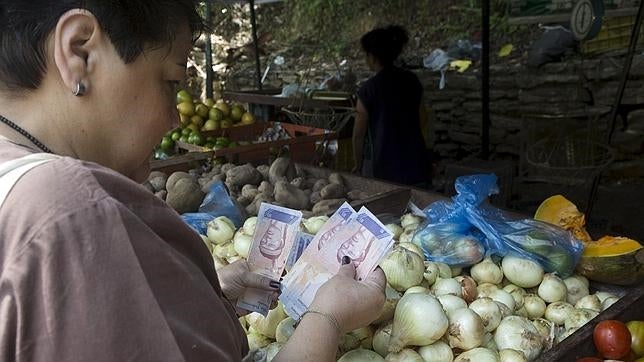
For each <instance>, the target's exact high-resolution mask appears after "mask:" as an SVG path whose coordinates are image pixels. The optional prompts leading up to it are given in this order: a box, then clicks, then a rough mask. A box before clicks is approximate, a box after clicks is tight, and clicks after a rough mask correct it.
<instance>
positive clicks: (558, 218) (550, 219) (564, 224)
mask: <svg viewBox="0 0 644 362" xmlns="http://www.w3.org/2000/svg"><path fill="white" fill-rule="evenodd" d="M534 218H535V219H536V220H540V221H543V222H547V223H549V224H553V225H557V226H559V227H561V228H564V229H566V230H568V231H570V232H572V234H573V236H574V237H575V238H576V239H577V240H581V241H583V242H584V243H588V242H591V241H592V238H591V237H590V235H589V234H588V232H587V231H586V228H585V226H586V218H585V216H584V214H583V213H581V212H579V209H577V206H575V204H573V203H572V202H570V201H569V200H568V199H566V198H565V197H563V196H561V195H554V196H551V197H549V198H547V199H545V200H544V201H543V202H542V203H541V205H540V206H539V208H538V209H537V212H536V213H535V214H534Z"/></svg>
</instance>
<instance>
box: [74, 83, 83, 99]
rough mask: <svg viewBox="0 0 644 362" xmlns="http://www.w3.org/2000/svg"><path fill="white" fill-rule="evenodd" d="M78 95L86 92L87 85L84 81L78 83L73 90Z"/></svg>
mask: <svg viewBox="0 0 644 362" xmlns="http://www.w3.org/2000/svg"><path fill="white" fill-rule="evenodd" d="M72 94H74V95H75V96H76V97H80V96H82V95H84V94H85V85H84V84H83V83H82V82H78V83H76V88H74V91H73V92H72Z"/></svg>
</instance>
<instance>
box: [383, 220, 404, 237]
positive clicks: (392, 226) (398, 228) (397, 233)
mask: <svg viewBox="0 0 644 362" xmlns="http://www.w3.org/2000/svg"><path fill="white" fill-rule="evenodd" d="M385 227H386V228H387V229H389V231H391V233H392V234H394V240H398V238H400V234H402V233H403V228H402V227H401V226H400V225H398V224H387V225H385Z"/></svg>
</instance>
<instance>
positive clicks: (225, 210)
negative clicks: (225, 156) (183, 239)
mask: <svg viewBox="0 0 644 362" xmlns="http://www.w3.org/2000/svg"><path fill="white" fill-rule="evenodd" d="M219 216H226V217H227V218H229V219H230V220H231V221H232V222H233V224H235V227H237V228H240V227H241V226H242V225H243V224H244V219H245V216H246V215H245V213H244V212H243V211H242V208H241V207H239V205H238V204H237V203H236V202H235V201H234V200H233V199H232V198H231V197H230V195H229V194H228V190H227V189H226V186H225V185H224V183H223V182H221V181H219V182H215V183H214V184H213V185H212V186H210V190H209V191H208V194H206V197H205V198H204V199H203V202H202V203H201V206H199V212H196V213H187V214H183V215H181V218H183V220H184V221H185V222H186V223H187V224H188V225H190V227H192V228H193V229H194V230H195V231H197V232H198V233H199V234H201V235H206V231H207V230H208V223H209V222H210V221H212V220H213V219H215V218H216V217H219Z"/></svg>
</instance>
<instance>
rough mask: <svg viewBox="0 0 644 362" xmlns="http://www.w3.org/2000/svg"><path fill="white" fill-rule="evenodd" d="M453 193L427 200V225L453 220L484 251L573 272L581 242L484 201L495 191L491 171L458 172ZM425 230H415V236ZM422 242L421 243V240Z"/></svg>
mask: <svg viewBox="0 0 644 362" xmlns="http://www.w3.org/2000/svg"><path fill="white" fill-rule="evenodd" d="M455 188H456V192H457V195H456V196H454V197H453V198H452V201H451V202H450V201H440V202H437V203H433V204H431V205H430V206H429V207H427V208H426V209H425V210H424V211H425V214H426V215H427V217H428V222H427V225H426V227H427V228H436V226H432V225H433V224H443V223H446V222H447V223H455V224H457V225H459V228H460V230H467V229H466V228H467V227H468V226H469V227H470V229H469V233H470V234H471V235H476V234H477V233H480V235H481V236H482V237H480V240H481V242H482V245H483V247H484V248H485V252H486V255H492V254H495V255H499V256H505V255H509V254H513V255H516V256H519V257H523V258H528V259H531V260H534V261H536V262H538V263H539V264H541V266H542V267H543V268H544V270H545V271H546V272H549V273H552V272H555V273H557V274H558V275H559V276H561V277H563V278H565V277H568V276H570V275H572V273H573V272H574V269H575V266H576V265H577V263H578V262H579V258H580V257H581V254H582V252H583V248H584V247H583V244H582V243H581V242H580V241H579V240H577V239H575V238H574V237H573V235H572V234H571V233H570V232H569V231H566V230H564V229H562V228H560V227H557V226H554V225H550V224H548V223H544V222H541V221H537V220H533V219H517V218H512V217H510V216H509V215H508V214H507V213H505V212H503V211H502V210H500V209H498V208H496V207H494V206H492V205H490V204H489V203H487V202H486V200H487V198H488V197H489V196H491V195H493V194H495V193H498V191H499V190H498V187H497V185H496V176H495V175H494V174H486V175H470V176H462V177H459V178H457V179H456V183H455ZM423 232H425V230H420V231H419V232H418V234H419V238H420V236H422V235H423V234H422V233H423ZM421 246H422V244H421Z"/></svg>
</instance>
